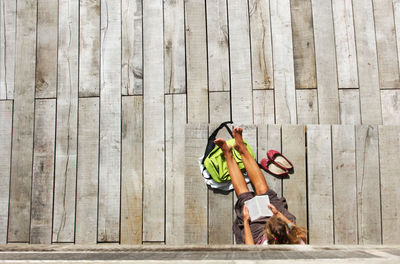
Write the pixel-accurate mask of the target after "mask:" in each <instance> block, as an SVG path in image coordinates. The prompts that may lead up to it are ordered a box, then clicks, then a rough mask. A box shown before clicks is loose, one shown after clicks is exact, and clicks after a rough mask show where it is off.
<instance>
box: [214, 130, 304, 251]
mask: <svg viewBox="0 0 400 264" xmlns="http://www.w3.org/2000/svg"><path fill="white" fill-rule="evenodd" d="M242 132H243V129H242V128H240V127H235V128H234V129H233V137H234V138H235V144H234V146H233V147H234V148H235V149H236V150H237V151H238V152H239V153H240V155H241V157H242V161H243V164H244V166H245V168H246V171H247V175H248V176H249V178H250V181H251V182H252V183H253V185H254V187H255V189H256V195H265V194H266V195H268V196H269V199H270V202H271V204H270V206H269V207H270V209H271V210H272V212H273V214H274V215H273V216H272V217H270V218H268V217H261V218H259V219H256V220H254V221H250V217H249V212H248V209H247V207H246V206H245V205H244V202H245V201H247V200H250V199H251V198H253V197H254V196H255V194H254V192H250V191H249V189H248V188H247V184H246V181H245V179H244V177H243V175H242V172H241V171H240V169H239V166H238V165H237V163H236V161H235V159H234V158H233V153H232V146H229V145H228V144H226V142H225V140H224V139H221V138H219V139H216V140H215V141H214V143H215V144H216V145H218V146H219V147H220V148H221V149H222V151H223V152H224V156H225V159H226V162H227V164H228V170H229V174H230V176H231V180H232V184H233V187H234V189H235V192H236V195H237V197H238V200H237V202H236V205H235V212H236V215H237V217H236V220H235V221H234V223H233V232H234V234H235V237H236V243H237V244H243V243H245V244H304V243H305V242H306V237H307V235H306V231H305V229H303V228H300V227H297V226H296V225H295V223H296V217H294V216H293V215H292V214H291V213H289V211H288V210H287V203H286V200H285V198H284V197H282V198H278V197H277V194H276V192H275V191H273V190H272V189H269V187H268V185H267V182H266V181H265V178H264V175H263V174H262V172H261V170H260V168H259V167H258V164H257V162H256V161H255V160H254V158H253V157H252V156H251V154H250V152H249V151H248V149H247V148H246V145H245V144H244V143H243V138H242Z"/></svg>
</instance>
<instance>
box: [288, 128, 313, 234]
mask: <svg viewBox="0 0 400 264" xmlns="http://www.w3.org/2000/svg"><path fill="white" fill-rule="evenodd" d="M304 132H305V129H304V126H303V125H283V126H282V154H283V155H285V157H287V158H288V159H289V160H290V161H291V162H292V164H293V165H294V172H293V174H291V175H290V179H284V180H283V181H282V185H283V189H282V191H283V195H284V196H285V198H286V199H287V201H288V203H289V211H290V212H291V213H292V214H294V215H295V216H296V225H298V226H301V227H304V228H307V191H306V190H307V179H306V178H307V174H306V137H305V133H304Z"/></svg>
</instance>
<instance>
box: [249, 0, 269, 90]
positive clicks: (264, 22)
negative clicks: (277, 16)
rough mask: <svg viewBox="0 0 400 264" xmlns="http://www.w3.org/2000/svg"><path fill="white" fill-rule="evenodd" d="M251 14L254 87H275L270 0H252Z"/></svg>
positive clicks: (250, 2)
mask: <svg viewBox="0 0 400 264" xmlns="http://www.w3.org/2000/svg"><path fill="white" fill-rule="evenodd" d="M249 15H250V35H251V41H250V42H251V58H252V60H251V71H252V79H253V89H268V88H273V87H274V80H273V67H272V43H271V40H272V39H271V20H270V12H269V0H268V1H261V0H250V1H249Z"/></svg>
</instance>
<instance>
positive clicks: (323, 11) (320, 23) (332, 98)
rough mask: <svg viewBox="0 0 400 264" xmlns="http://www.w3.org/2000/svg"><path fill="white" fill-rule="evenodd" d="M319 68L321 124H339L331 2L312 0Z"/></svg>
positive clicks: (316, 58) (316, 56)
mask: <svg viewBox="0 0 400 264" xmlns="http://www.w3.org/2000/svg"><path fill="white" fill-rule="evenodd" d="M311 2H312V12H313V22H314V37H315V62H316V68H317V87H318V112H319V122H320V123H321V124H338V123H339V95H338V87H337V72H336V54H335V36H334V32H333V17H332V3H331V1H321V0H312V1H311Z"/></svg>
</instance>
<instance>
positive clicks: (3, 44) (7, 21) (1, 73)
mask: <svg viewBox="0 0 400 264" xmlns="http://www.w3.org/2000/svg"><path fill="white" fill-rule="evenodd" d="M0 16H1V17H2V19H0V62H1V63H0V99H13V98H14V70H15V59H16V56H15V55H16V54H15V49H16V45H15V44H16V42H15V32H16V16H17V2H16V1H1V3H0Z"/></svg>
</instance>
